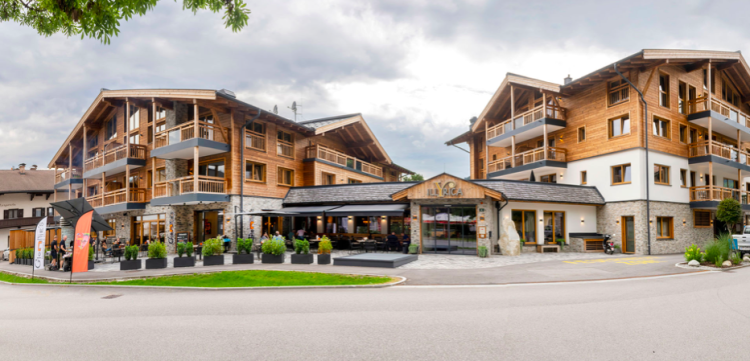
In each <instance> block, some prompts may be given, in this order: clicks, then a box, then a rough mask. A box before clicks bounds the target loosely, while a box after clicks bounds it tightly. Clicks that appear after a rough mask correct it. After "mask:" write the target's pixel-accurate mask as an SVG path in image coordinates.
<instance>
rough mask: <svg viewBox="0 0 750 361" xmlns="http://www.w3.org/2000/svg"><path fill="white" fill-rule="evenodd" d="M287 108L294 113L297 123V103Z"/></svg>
mask: <svg viewBox="0 0 750 361" xmlns="http://www.w3.org/2000/svg"><path fill="white" fill-rule="evenodd" d="M300 107H301V105H300ZM287 108H289V109H291V110H292V111H293V112H294V121H295V122H296V121H297V101H294V102H292V106H291V107H287Z"/></svg>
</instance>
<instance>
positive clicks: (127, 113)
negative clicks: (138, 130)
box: [123, 98, 130, 158]
mask: <svg viewBox="0 0 750 361" xmlns="http://www.w3.org/2000/svg"><path fill="white" fill-rule="evenodd" d="M123 127H125V158H130V129H129V127H130V101H128V99H127V98H125V124H123Z"/></svg>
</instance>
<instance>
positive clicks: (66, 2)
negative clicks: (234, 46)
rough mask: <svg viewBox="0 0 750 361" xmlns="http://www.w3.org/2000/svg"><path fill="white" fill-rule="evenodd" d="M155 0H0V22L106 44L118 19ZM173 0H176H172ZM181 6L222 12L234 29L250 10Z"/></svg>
mask: <svg viewBox="0 0 750 361" xmlns="http://www.w3.org/2000/svg"><path fill="white" fill-rule="evenodd" d="M157 1H158V0H0V22H5V21H13V22H17V23H19V24H21V25H24V26H29V27H31V28H33V29H35V30H36V31H37V32H38V33H39V34H40V35H44V36H51V35H54V34H57V33H62V34H65V35H67V36H73V35H79V34H80V35H81V39H83V38H84V37H90V38H96V39H99V41H101V42H102V43H105V44H109V43H110V40H111V38H112V37H113V36H117V35H118V34H119V33H120V30H119V27H120V20H123V19H124V20H126V21H127V20H130V19H131V18H132V17H134V16H136V15H138V16H143V15H146V12H148V11H149V10H152V9H153V8H154V6H156V2H157ZM175 1H176V0H175ZM182 8H183V9H189V10H191V11H192V12H193V14H195V13H197V12H198V10H211V11H212V12H214V13H218V12H220V11H222V10H223V11H224V16H223V17H222V19H223V20H224V25H225V26H226V27H227V28H230V27H231V28H232V31H234V32H237V31H240V30H242V28H244V27H245V26H246V25H247V20H248V15H249V14H250V10H249V9H247V8H246V7H245V3H244V1H243V0H183V5H182Z"/></svg>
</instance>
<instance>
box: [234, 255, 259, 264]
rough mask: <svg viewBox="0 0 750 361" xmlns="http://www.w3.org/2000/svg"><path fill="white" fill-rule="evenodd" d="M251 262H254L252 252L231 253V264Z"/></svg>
mask: <svg viewBox="0 0 750 361" xmlns="http://www.w3.org/2000/svg"><path fill="white" fill-rule="evenodd" d="M253 262H255V257H254V256H253V254H252V253H250V254H234V255H232V264H251V263H253Z"/></svg>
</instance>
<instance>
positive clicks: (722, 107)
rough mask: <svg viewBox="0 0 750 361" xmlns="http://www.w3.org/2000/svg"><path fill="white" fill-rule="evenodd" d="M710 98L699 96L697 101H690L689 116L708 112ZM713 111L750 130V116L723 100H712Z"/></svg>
mask: <svg viewBox="0 0 750 361" xmlns="http://www.w3.org/2000/svg"><path fill="white" fill-rule="evenodd" d="M707 103H708V96H699V97H698V98H697V99H694V100H691V101H688V112H689V114H693V113H698V112H702V111H706V110H708V105H707ZM711 110H713V111H715V112H717V113H720V114H721V115H723V116H725V117H727V118H729V119H730V120H732V121H734V122H737V123H738V124H741V125H744V126H746V127H749V128H750V115H747V114H745V113H743V112H741V111H740V110H739V109H737V108H736V107H735V106H733V105H730V104H727V103H725V102H724V101H722V100H721V99H717V98H713V97H712V98H711Z"/></svg>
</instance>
